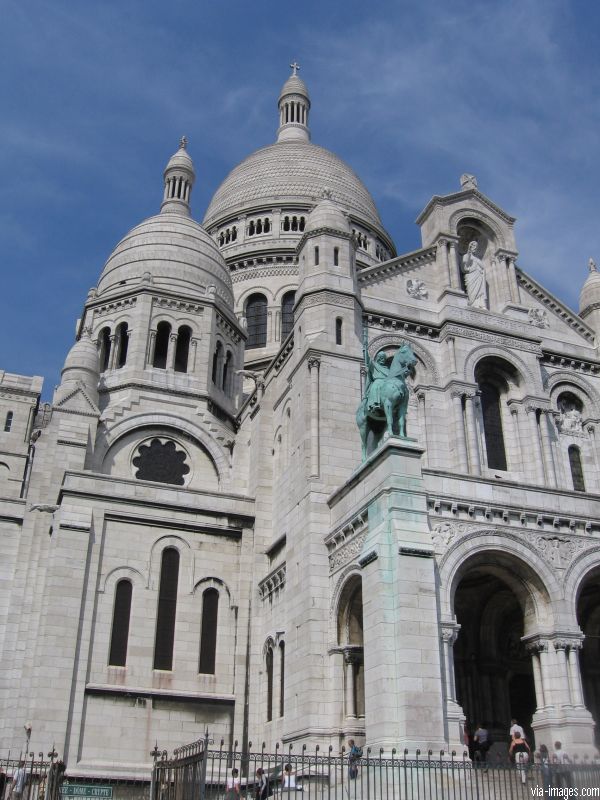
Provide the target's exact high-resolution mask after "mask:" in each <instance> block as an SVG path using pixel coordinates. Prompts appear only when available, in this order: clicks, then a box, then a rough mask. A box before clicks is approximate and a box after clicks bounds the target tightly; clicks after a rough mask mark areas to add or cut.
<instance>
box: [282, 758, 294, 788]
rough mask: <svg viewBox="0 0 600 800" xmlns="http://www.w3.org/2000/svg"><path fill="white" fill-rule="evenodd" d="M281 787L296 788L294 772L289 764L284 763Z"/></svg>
mask: <svg viewBox="0 0 600 800" xmlns="http://www.w3.org/2000/svg"><path fill="white" fill-rule="evenodd" d="M283 788H284V789H294V791H295V790H296V773H295V772H292V765H291V764H286V765H285V767H284V768H283Z"/></svg>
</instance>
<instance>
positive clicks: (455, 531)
mask: <svg viewBox="0 0 600 800" xmlns="http://www.w3.org/2000/svg"><path fill="white" fill-rule="evenodd" d="M472 530H473V526H472V525H469V524H465V523H464V522H459V523H456V522H445V521H444V522H438V523H437V525H434V526H433V530H432V531H431V538H432V539H433V543H434V545H435V546H436V547H438V548H439V547H448V546H449V545H450V544H452V542H453V541H454V540H455V539H456V537H457V536H462V535H463V534H464V533H469V532H470V531H472Z"/></svg>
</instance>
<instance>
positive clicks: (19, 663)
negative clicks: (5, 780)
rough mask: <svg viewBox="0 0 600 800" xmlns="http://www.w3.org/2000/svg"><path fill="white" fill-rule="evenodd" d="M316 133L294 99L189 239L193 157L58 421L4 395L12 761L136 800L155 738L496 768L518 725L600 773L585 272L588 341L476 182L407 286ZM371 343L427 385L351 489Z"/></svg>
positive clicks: (3, 530)
mask: <svg viewBox="0 0 600 800" xmlns="http://www.w3.org/2000/svg"><path fill="white" fill-rule="evenodd" d="M294 73H295V70H294ZM309 109H310V100H309V98H308V92H307V90H306V87H305V85H304V84H303V82H302V81H301V80H300V79H299V78H298V76H297V75H296V74H294V75H292V76H291V77H290V79H289V80H288V82H287V83H286V84H285V86H284V88H283V90H282V93H281V95H280V99H279V129H278V140H277V142H276V143H275V144H274V145H270V146H269V147H266V148H263V149H262V150H259V151H258V152H257V153H255V154H253V155H251V156H250V157H249V158H248V159H246V161H244V162H243V163H242V164H241V165H240V166H239V167H237V168H236V169H234V170H233V171H232V173H231V174H230V175H229V176H228V177H227V178H226V180H225V181H224V183H223V185H222V186H221V188H220V189H219V190H218V191H217V193H216V194H215V197H214V199H213V201H212V203H211V205H210V207H209V209H208V212H207V216H206V219H205V223H204V227H203V226H201V225H200V224H198V223H197V222H195V221H194V220H193V219H192V217H191V214H190V194H191V190H192V186H193V183H194V168H193V165H192V162H191V159H190V158H189V156H188V154H187V151H186V147H185V144H186V143H185V141H184V142H182V146H181V147H180V149H179V151H178V152H177V153H176V154H175V156H173V158H172V159H171V160H170V162H169V164H168V165H167V169H166V170H165V175H164V179H165V194H164V199H163V204H162V206H161V210H160V213H159V214H158V215H157V216H155V217H152V218H151V219H149V220H146V221H145V222H143V223H142V224H141V225H139V226H137V228H134V229H133V231H131V232H130V233H129V234H128V235H127V236H126V237H125V238H124V239H123V241H122V242H121V243H119V245H117V247H116V249H115V251H114V252H113V254H112V255H111V256H110V258H109V259H108V261H107V264H106V266H105V268H104V271H103V273H102V275H101V276H100V279H99V281H98V285H97V288H95V289H93V290H91V291H90V293H89V295H88V297H87V299H86V301H85V306H84V312H83V314H82V319H81V323H80V326H79V331H78V341H77V342H76V344H75V345H74V347H73V349H72V350H71V352H70V353H69V354H68V356H67V358H66V362H65V368H64V370H63V375H62V381H61V384H60V386H59V387H58V389H57V390H56V393H55V396H54V399H53V402H52V403H51V404H48V405H45V406H39V405H37V406H36V404H38V400H39V397H40V392H41V379H39V378H25V377H21V376H15V375H9V374H6V373H2V372H0V406H1V408H0V422H1V423H2V424H1V426H0V493H1V501H2V510H1V513H0V536H1V537H2V539H1V540H2V554H3V558H2V563H1V566H0V645H1V646H2V668H1V670H0V708H1V710H2V711H1V714H0V746H1V747H3V748H11V749H12V750H13V751H15V750H17V751H18V750H19V748H20V746H21V744H22V739H23V737H22V731H23V725H24V723H25V722H26V721H30V722H31V724H32V738H31V747H32V748H33V749H34V750H36V751H37V750H40V749H44V748H46V747H47V746H49V745H51V744H52V742H54V743H55V745H56V747H57V749H58V750H59V751H60V752H61V754H64V756H65V758H66V760H67V762H68V765H69V767H72V768H74V767H75V766H76V768H77V770H78V771H79V772H80V773H82V774H90V775H104V776H111V775H112V776H117V775H118V776H135V775H147V774H148V768H149V765H150V761H151V759H150V751H151V749H152V747H153V746H154V743H155V742H156V741H157V742H158V744H159V747H160V748H161V749H167V748H169V749H170V748H172V747H175V746H178V745H180V744H182V743H184V742H187V741H191V740H193V739H196V738H198V737H199V736H201V735H202V734H203V733H204V731H205V730H206V729H208V730H209V733H210V735H211V737H213V738H214V739H217V740H220V739H221V738H222V739H223V740H224V741H225V746H226V747H232V746H233V743H234V742H235V741H237V742H238V746H241V745H242V744H243V743H244V742H247V741H248V740H249V739H250V740H252V741H254V742H257V741H259V742H262V741H265V742H266V745H267V747H268V748H274V746H275V743H276V742H277V741H283V742H285V743H294V744H296V745H301V744H310V745H314V744H319V745H321V746H329V745H333V746H334V747H335V748H336V749H337V747H338V746H339V745H340V744H342V743H343V742H344V741H346V740H347V739H348V738H349V737H354V738H357V739H359V740H361V741H366V742H367V743H368V744H369V745H370V746H372V747H375V748H379V747H382V748H384V749H385V750H390V749H391V748H392V747H396V748H400V750H402V749H403V748H405V747H408V748H409V749H413V748H417V747H419V748H421V750H423V749H425V750H427V749H433V750H436V751H439V750H440V749H444V750H446V751H448V750H451V749H456V750H459V751H461V752H462V746H463V724H464V722H465V719H467V720H468V722H469V723H470V724H475V723H477V722H480V721H481V722H486V724H487V726H488V728H489V729H490V730H491V731H492V735H493V737H494V738H495V739H496V741H502V740H503V739H504V738H505V737H506V734H507V731H508V726H509V724H510V719H511V717H513V716H516V717H517V718H519V720H520V721H521V722H522V723H523V724H524V725H525V726H526V728H527V729H528V731H529V733H530V735H534V736H535V738H536V742H537V743H538V744H539V743H541V742H545V743H546V744H548V745H551V744H552V742H553V741H554V740H555V739H560V740H561V741H562V742H563V744H564V745H565V747H566V749H567V750H571V751H578V752H580V753H581V754H582V755H583V754H584V753H586V752H588V753H589V752H591V751H592V750H593V748H594V724H595V722H599V721H600V718H599V715H600V668H599V667H598V666H597V665H598V664H599V663H600V660H599V658H598V656H599V652H598V648H599V644H598V643H599V642H600V583H599V576H600V462H599V455H598V442H597V440H596V437H598V436H600V432H598V423H599V422H600V358H599V356H598V350H597V341H598V335H599V333H600V331H599V330H598V327H597V323H598V317H597V308H596V306H597V305H598V304H597V302H596V295H597V294H598V292H597V289H598V283H599V280H600V279H599V278H598V273H597V272H596V268H595V264H594V265H593V268H592V265H590V274H589V277H588V279H587V281H586V283H585V285H584V287H583V289H582V294H581V308H580V313H579V315H578V314H575V313H573V312H572V311H570V310H569V309H568V308H567V307H566V306H564V305H563V304H562V303H561V301H560V300H559V299H557V298H555V297H553V296H552V295H550V294H549V293H548V292H546V290H545V289H544V288H543V287H542V286H540V285H539V284H538V283H537V282H536V280H535V279H534V278H533V277H530V275H529V274H528V273H527V272H526V271H525V270H524V269H522V268H521V267H520V265H519V266H518V265H517V258H518V251H517V245H516V240H515V231H514V223H515V220H514V219H513V218H511V217H510V216H509V215H508V214H506V213H505V212H504V211H503V210H502V209H500V208H498V207H497V206H496V205H495V204H494V203H493V202H492V201H491V200H490V199H488V198H487V197H486V196H485V195H484V194H482V193H481V191H480V190H479V189H478V187H477V183H476V181H475V179H474V178H473V177H472V176H466V177H468V180H465V181H463V185H462V187H461V191H459V192H457V193H456V194H453V195H449V196H445V197H437V196H436V197H434V198H433V199H432V200H431V202H430V203H429V204H428V205H427V207H426V208H425V210H424V211H423V212H422V214H421V215H420V217H419V219H418V224H419V225H420V227H421V231H422V241H423V246H422V248H421V249H419V250H417V251H415V252H410V253H407V254H404V255H400V256H397V255H396V250H395V246H394V244H393V242H392V241H391V239H390V237H389V235H388V234H387V233H386V232H385V230H384V228H383V226H382V224H381V221H380V220H379V216H378V214H377V210H376V208H375V205H374V203H373V201H372V199H371V197H370V195H369V193H368V191H367V189H366V188H365V187H364V186H363V184H362V183H361V182H360V180H359V179H358V177H357V176H356V175H355V174H354V173H353V172H352V171H351V170H350V168H349V167H347V166H346V165H344V164H343V163H342V162H341V161H340V160H339V159H337V158H336V157H335V156H334V155H333V154H331V153H329V152H328V151H326V150H324V149H323V148H320V147H318V146H316V145H313V144H311V143H310V135H309V129H308V112H309ZM286 218H287V222H286ZM294 219H295V222H294ZM259 221H260V223H261V225H260V230H259V229H258V222H259ZM251 222H252V223H253V228H252V229H250V223H251ZM234 228H235V236H234V233H233V231H234ZM250 230H252V232H251V233H250ZM473 241H474V242H476V245H475V246H474V247H473V248H472V250H473V252H474V254H475V256H476V259H477V261H476V262H474V263H475V267H476V268H477V269H479V270H480V279H481V282H480V284H479V289H481V291H479V290H478V294H477V298H476V302H475V301H474V298H475V294H474V292H473V291H472V290H471V287H465V283H464V275H463V268H464V264H465V259H464V254H465V253H466V252H467V250H468V248H469V243H470V242H473ZM592 263H593V262H592ZM466 288H469V291H466ZM289 292H294V293H295V294H294V297H293V300H292V303H291V306H290V305H289V297H288V307H287V309H284V308H282V301H283V298H284V296H285V295H286V293H289ZM257 295H260V296H261V297H262V298H263V300H264V301H263V300H260V301H259V302H257V303H256V302H255V303H254V305H253V306H252V303H251V306H252V313H251V314H250V315H248V313H247V308H248V300H249V298H252V297H253V296H257ZM599 296H600V295H599ZM290 309H291V313H290ZM249 317H250V318H249ZM286 326H287V329H286ZM365 330H366V331H367V334H368V347H369V352H370V355H371V356H372V357H374V356H375V355H376V354H377V353H378V352H380V351H381V350H384V351H385V352H391V351H392V350H393V349H394V348H396V347H397V346H398V345H400V344H401V343H403V342H408V343H410V344H411V346H412V348H413V350H414V352H415V354H416V357H417V369H416V375H415V377H414V379H412V380H411V396H410V401H409V410H408V435H409V439H407V440H402V439H399V438H391V439H388V441H387V442H386V443H385V444H384V445H383V446H381V447H380V448H379V449H378V450H376V451H374V452H371V453H370V455H369V456H368V458H367V460H366V461H365V462H364V463H361V446H360V437H359V434H358V430H357V427H356V421H355V414H356V409H357V407H358V405H359V402H360V400H361V394H362V389H363V384H364V367H363V365H364V358H363V333H364V331H365ZM165 553H167V556H165ZM169 554H170V555H169ZM169 558H171V559H174V561H172V562H169V563H173V564H175V566H174V567H168V566H167V561H168V559H169ZM169 569H171V572H168V570H169ZM173 570H174V571H173ZM167 574H168V575H170V578H169V580H167V579H166V578H165V575H167ZM119 587H121V588H119ZM121 593H122V594H121ZM119 598H120V599H119ZM123 598H125V599H123ZM127 598H128V599H127ZM211 603H213V605H212V606H211V605H210V604H211ZM214 604H216V611H215V605H214ZM211 608H212V611H211V610H210V609H211ZM211 614H212V617H211ZM157 632H158V633H157Z"/></svg>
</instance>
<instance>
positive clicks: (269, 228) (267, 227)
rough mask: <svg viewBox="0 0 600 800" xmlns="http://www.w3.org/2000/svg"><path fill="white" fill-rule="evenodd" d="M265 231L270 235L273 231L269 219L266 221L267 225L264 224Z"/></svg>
mask: <svg viewBox="0 0 600 800" xmlns="http://www.w3.org/2000/svg"><path fill="white" fill-rule="evenodd" d="M263 230H264V232H265V233H269V231H270V230H271V223H270V222H269V219H268V218H267V219H265V224H264V228H263Z"/></svg>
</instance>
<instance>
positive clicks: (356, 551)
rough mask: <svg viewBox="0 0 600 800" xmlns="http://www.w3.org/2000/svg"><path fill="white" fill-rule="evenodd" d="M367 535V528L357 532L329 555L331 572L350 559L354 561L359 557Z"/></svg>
mask: <svg viewBox="0 0 600 800" xmlns="http://www.w3.org/2000/svg"><path fill="white" fill-rule="evenodd" d="M366 535H367V532H366V530H365V531H363V532H362V533H359V534H357V535H356V536H355V537H354V538H353V539H351V540H350V541H349V542H347V543H346V544H344V545H342V546H341V547H340V548H338V549H337V550H336V551H335V552H334V553H332V554H331V555H330V556H329V569H330V571H331V572H334V571H335V570H336V569H338V568H339V567H342V566H343V565H344V564H347V563H348V562H349V561H354V560H355V559H357V558H358V556H359V555H360V552H361V550H362V546H363V544H364V541H365V537H366Z"/></svg>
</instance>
